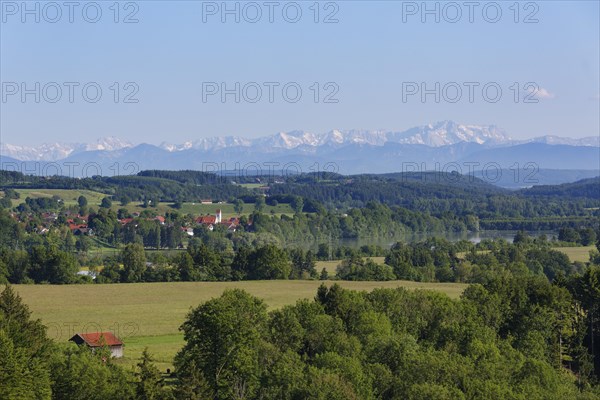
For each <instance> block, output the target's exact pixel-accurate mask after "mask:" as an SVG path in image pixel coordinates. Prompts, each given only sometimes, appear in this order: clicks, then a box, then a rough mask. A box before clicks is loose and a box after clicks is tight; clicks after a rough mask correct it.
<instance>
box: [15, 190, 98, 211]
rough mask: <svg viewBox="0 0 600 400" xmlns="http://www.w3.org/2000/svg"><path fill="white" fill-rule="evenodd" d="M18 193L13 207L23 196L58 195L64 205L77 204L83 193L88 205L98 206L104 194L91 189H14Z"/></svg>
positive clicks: (20, 201)
mask: <svg viewBox="0 0 600 400" xmlns="http://www.w3.org/2000/svg"><path fill="white" fill-rule="evenodd" d="M15 190H16V192H18V193H19V195H20V196H21V198H19V199H13V200H12V203H13V207H15V206H18V205H19V204H21V203H24V202H25V198H27V197H31V198H32V199H38V198H41V197H47V198H50V197H52V196H58V197H60V198H61V199H63V201H64V202H65V204H66V205H69V206H71V205H75V204H77V199H78V198H79V196H81V195H83V196H85V197H86V198H87V200H88V204H89V205H94V206H98V205H100V202H101V201H102V199H103V198H104V197H105V196H106V195H105V194H103V193H99V192H94V191H91V190H69V189H15Z"/></svg>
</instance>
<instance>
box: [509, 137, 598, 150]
mask: <svg viewBox="0 0 600 400" xmlns="http://www.w3.org/2000/svg"><path fill="white" fill-rule="evenodd" d="M518 143H545V144H552V145H558V144H564V145H567V146H592V147H598V146H600V136H589V137H584V138H581V139H573V138H565V137H560V136H553V135H547V136H540V137H536V138H533V139H527V140H522V141H519V142H518Z"/></svg>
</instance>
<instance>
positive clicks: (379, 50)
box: [0, 0, 600, 145]
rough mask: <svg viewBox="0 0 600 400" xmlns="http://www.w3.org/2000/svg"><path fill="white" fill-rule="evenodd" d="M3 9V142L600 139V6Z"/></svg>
mask: <svg viewBox="0 0 600 400" xmlns="http://www.w3.org/2000/svg"><path fill="white" fill-rule="evenodd" d="M70 4H71V5H69V6H66V5H65V2H63V1H59V2H35V1H30V2H27V3H23V2H21V1H17V2H13V1H4V0H2V1H1V2H0V11H1V16H0V17H1V20H0V22H1V24H0V53H1V54H0V57H1V60H0V80H1V82H2V94H1V95H2V98H1V99H0V107H1V110H0V140H1V141H2V142H3V143H10V144H18V145H35V144H39V143H42V142H91V141H95V140H96V139H98V138H100V137H106V136H116V137H119V138H122V139H125V140H128V141H131V142H133V143H141V142H146V143H153V144H159V143H162V142H169V143H182V142H185V141H190V140H195V139H199V138H203V137H213V136H225V135H235V136H241V137H247V138H252V137H259V136H266V135H271V134H274V133H276V132H281V131H291V130H305V131H310V132H315V133H322V132H327V131H329V130H331V129H387V130H405V129H408V128H410V127H413V126H419V125H424V124H428V123H435V122H437V121H442V120H453V121H455V122H458V123H464V124H481V125H487V124H493V125H497V126H500V127H502V128H504V129H505V130H506V131H507V132H508V134H509V135H510V136H512V137H513V138H515V139H522V138H529V137H535V136H541V135H558V136H564V137H585V136H595V135H599V134H600V126H599V123H600V122H599V119H600V116H599V108H600V100H599V95H600V90H599V88H600V79H599V71H600V61H599V59H600V54H599V50H600V43H599V40H600V39H599V38H600V32H599V21H600V9H599V2H598V1H580V2H577V1H568V2H567V1H564V2H563V1H538V2H518V3H517V2H513V1H507V2H477V1H474V2H470V3H469V2H463V1H458V2H427V3H423V2H421V1H419V2H403V1H338V2H314V1H306V2H278V1H271V2H269V1H258V2H235V1H230V2H227V3H224V2H220V1H219V2H203V1H168V2H167V1H137V2H119V3H115V2H114V1H98V2H78V1H74V2H72V3H70Z"/></svg>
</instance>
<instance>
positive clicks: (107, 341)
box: [69, 332, 123, 358]
mask: <svg viewBox="0 0 600 400" xmlns="http://www.w3.org/2000/svg"><path fill="white" fill-rule="evenodd" d="M69 340H70V341H72V342H75V343H76V344H78V345H82V344H85V345H86V346H88V347H90V348H91V349H92V350H95V349H97V348H98V347H104V346H107V347H108V348H109V349H110V354H111V356H113V357H115V358H120V357H123V342H122V341H121V339H119V338H118V337H116V336H115V335H114V334H113V333H112V332H92V333H76V334H75V335H73V337H72V338H71V339H69Z"/></svg>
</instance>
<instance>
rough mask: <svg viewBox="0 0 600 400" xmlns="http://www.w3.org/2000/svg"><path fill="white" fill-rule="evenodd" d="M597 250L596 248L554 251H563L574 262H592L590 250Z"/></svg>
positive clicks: (567, 248) (566, 248) (579, 247)
mask: <svg viewBox="0 0 600 400" xmlns="http://www.w3.org/2000/svg"><path fill="white" fill-rule="evenodd" d="M595 248H596V246H578V247H555V248H554V249H553V250H558V251H562V252H563V253H565V254H566V255H567V256H568V257H569V259H570V260H571V261H572V262H574V261H581V262H588V261H590V250H593V249H595Z"/></svg>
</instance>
